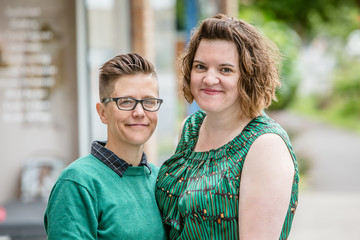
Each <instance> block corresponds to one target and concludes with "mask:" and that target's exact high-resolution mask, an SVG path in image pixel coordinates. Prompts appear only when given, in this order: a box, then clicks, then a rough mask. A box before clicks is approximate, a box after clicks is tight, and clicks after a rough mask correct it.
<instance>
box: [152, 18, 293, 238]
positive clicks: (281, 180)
mask: <svg viewBox="0 0 360 240" xmlns="http://www.w3.org/2000/svg"><path fill="white" fill-rule="evenodd" d="M280 59H281V58H280V54H279V51H278V49H277V48H276V46H275V45H274V44H273V43H272V42H271V41H269V40H267V39H266V38H265V37H264V36H263V35H262V34H260V32H259V31H258V30H257V29H256V28H255V27H254V26H252V25H250V24H248V23H247V22H245V21H243V20H239V19H235V18H230V17H227V16H225V15H222V14H219V15H216V16H214V17H212V18H208V19H205V20H203V21H202V22H201V24H200V25H199V26H198V27H197V28H196V29H195V30H194V32H193V34H192V37H191V39H190V42H189V44H188V46H187V48H186V50H185V52H184V54H183V55H182V57H181V58H180V64H179V65H180V73H181V77H182V78H181V83H180V85H181V87H182V91H183V94H184V97H185V99H186V100H187V101H188V102H189V103H192V102H193V101H196V103H197V104H198V105H199V107H200V108H201V110H199V111H197V112H195V113H193V114H192V115H190V116H188V117H187V118H186V119H185V120H184V122H183V126H182V128H181V133H180V139H179V143H178V145H177V148H176V150H175V154H174V155H173V156H172V157H171V158H170V159H168V160H167V161H165V162H164V164H163V165H162V166H161V168H160V171H159V175H158V179H157V184H156V191H155V195H156V199H157V202H158V205H159V208H160V211H161V213H162V218H163V221H164V223H165V224H166V225H167V226H168V227H169V229H170V233H169V234H170V235H169V237H170V239H241V240H248V239H250V240H253V239H257V240H260V239H266V240H269V239H287V238H288V236H289V233H290V229H291V224H292V221H293V217H294V213H295V210H296V207H297V201H298V182H299V172H298V168H297V162H296V157H295V154H294V151H293V148H292V146H291V142H290V140H289V137H288V135H287V133H286V132H285V131H284V129H283V128H282V127H281V126H280V125H279V124H278V123H276V122H275V121H274V120H273V119H271V118H270V117H269V116H268V115H267V114H266V113H265V111H264V110H265V109H266V108H267V107H268V106H270V104H271V102H272V100H274V99H275V91H276V88H278V87H279V86H280V81H279V70H278V68H279V60H280Z"/></svg>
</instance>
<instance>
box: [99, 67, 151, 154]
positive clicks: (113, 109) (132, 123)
mask: <svg viewBox="0 0 360 240" xmlns="http://www.w3.org/2000/svg"><path fill="white" fill-rule="evenodd" d="M109 97H132V98H135V99H139V100H140V99H145V98H157V97H158V84H157V80H156V79H155V78H154V77H153V76H152V75H151V74H136V75H127V76H123V77H120V78H118V79H117V80H116V82H115V84H114V91H113V93H112V96H109ZM98 108H100V111H99V109H98V112H99V115H100V118H101V120H102V122H103V123H105V124H107V125H108V141H107V147H110V148H111V146H122V147H128V146H141V145H143V144H144V143H145V142H146V141H147V140H148V139H149V138H150V137H151V135H152V134H153V132H154V130H155V128H156V124H157V118H158V114H157V112H149V111H145V110H144V109H143V108H142V106H141V104H137V105H136V107H135V108H134V109H133V110H131V111H122V110H119V109H118V107H117V106H116V102H114V101H113V102H108V103H105V104H104V103H102V104H101V105H99V106H98ZM101 109H102V110H103V111H101Z"/></svg>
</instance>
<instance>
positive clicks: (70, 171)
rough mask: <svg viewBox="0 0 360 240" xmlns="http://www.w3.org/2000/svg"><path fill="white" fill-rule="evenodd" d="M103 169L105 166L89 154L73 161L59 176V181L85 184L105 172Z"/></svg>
mask: <svg viewBox="0 0 360 240" xmlns="http://www.w3.org/2000/svg"><path fill="white" fill-rule="evenodd" d="M105 167H106V166H105V164H103V163H102V162H101V161H99V160H98V159H97V158H96V157H94V156H93V155H91V154H89V155H87V156H85V157H81V158H79V159H77V160H75V161H74V162H72V163H71V164H70V165H69V166H68V167H66V168H65V169H64V170H63V171H62V173H61V175H60V176H59V180H69V181H73V182H79V183H83V182H87V181H88V180H90V179H92V178H95V177H96V176H97V175H99V173H101V172H102V171H103V170H105V169H106V168H105ZM102 169H103V170H102Z"/></svg>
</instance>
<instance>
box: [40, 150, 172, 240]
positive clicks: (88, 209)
mask: <svg viewBox="0 0 360 240" xmlns="http://www.w3.org/2000/svg"><path fill="white" fill-rule="evenodd" d="M151 169H152V173H151V174H149V173H150V172H149V169H148V168H147V167H145V166H141V167H129V168H128V169H127V170H126V171H125V173H124V175H123V177H120V176H119V175H117V174H116V173H115V172H114V171H113V170H111V169H110V168H109V167H108V166H106V165H105V164H104V163H102V162H101V161H100V160H98V159H97V158H96V157H94V156H93V155H88V156H86V157H83V158H80V159H78V160H77V161H75V162H73V163H72V164H70V165H69V167H67V168H66V169H65V170H64V171H63V172H62V174H61V175H60V177H59V179H58V180H57V182H56V183H55V185H54V187H53V189H52V192H51V195H50V197H49V202H48V206H47V209H46V212H45V217H44V224H45V230H46V233H47V235H48V239H49V240H51V239H55V240H66V239H71V240H73V239H111V240H114V239H156V240H161V239H166V236H165V230H164V226H163V224H162V221H161V216H160V213H159V210H158V207H157V204H156V200H155V195H154V191H155V183H156V177H157V174H158V171H159V169H158V168H157V167H156V166H154V165H153V164H151Z"/></svg>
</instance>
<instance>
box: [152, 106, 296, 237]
mask: <svg viewBox="0 0 360 240" xmlns="http://www.w3.org/2000/svg"><path fill="white" fill-rule="evenodd" d="M205 115H206V114H205V112H203V111H198V112H196V113H194V114H193V115H191V116H190V117H189V118H188V119H187V120H186V122H185V125H184V128H183V130H182V136H181V139H180V142H179V144H178V146H177V148H176V151H175V154H174V155H173V156H172V157H171V158H170V159H168V160H167V161H166V162H165V163H164V164H163V165H162V167H161V168H160V172H159V176H158V179H157V184H156V192H155V194H156V199H157V202H158V205H159V208H160V211H161V213H162V217H163V221H164V222H165V224H167V225H169V227H170V239H239V226H238V209H239V205H238V204H239V199H238V198H239V190H240V180H241V171H242V167H243V164H244V161H245V158H246V155H247V153H248V151H249V149H250V146H251V144H252V143H253V142H254V141H255V139H256V138H258V137H259V136H260V135H262V134H265V133H275V134H278V135H280V136H281V137H282V138H283V140H284V141H285V143H286V144H287V146H288V148H289V150H290V153H291V155H292V158H293V161H294V166H295V175H294V181H293V185H292V193H291V200H290V202H289V208H288V211H287V215H286V218H285V220H284V225H283V228H282V232H281V236H280V238H279V239H287V237H288V235H289V232H290V228H291V224H292V221H293V217H294V213H295V209H296V206H297V199H298V182H299V172H298V168H297V163H296V158H295V155H294V152H293V150H292V147H291V144H290V140H289V138H288V135H287V134H286V132H285V131H284V130H283V129H282V128H281V127H280V125H279V124H277V123H276V122H274V121H273V120H272V119H271V118H269V117H268V116H267V115H266V114H264V115H263V116H259V117H257V118H254V119H253V120H252V121H251V122H250V123H249V124H248V125H247V126H246V127H245V128H244V130H243V131H242V133H241V134H239V135H238V136H237V137H235V138H234V139H233V140H232V141H230V142H229V143H227V144H226V145H224V146H222V147H220V148H218V149H215V150H210V151H207V152H195V151H193V149H194V147H195V144H196V141H197V138H198V133H199V129H200V126H201V124H202V122H203V120H204V118H205Z"/></svg>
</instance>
